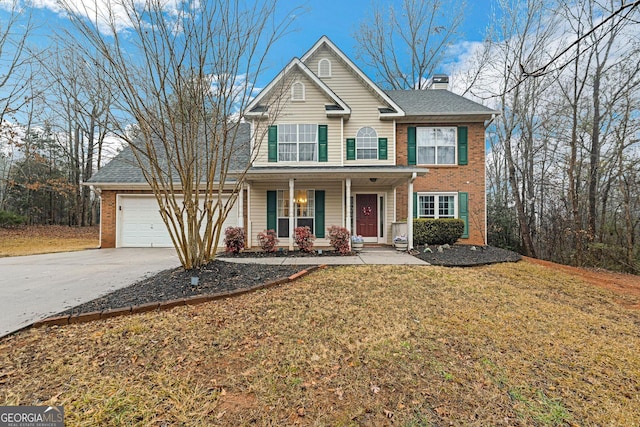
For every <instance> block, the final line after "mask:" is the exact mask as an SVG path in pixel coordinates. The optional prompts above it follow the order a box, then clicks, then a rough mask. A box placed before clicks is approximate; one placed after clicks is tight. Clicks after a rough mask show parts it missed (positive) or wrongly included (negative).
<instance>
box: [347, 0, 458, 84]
mask: <svg viewBox="0 0 640 427" xmlns="http://www.w3.org/2000/svg"><path fill="white" fill-rule="evenodd" d="M464 5H465V3H464V2H463V1H462V2H458V1H456V2H446V1H442V0H428V1H425V0H403V1H402V6H401V8H400V9H399V10H398V9H396V8H395V7H394V6H387V5H386V4H380V3H379V4H374V5H373V7H372V11H371V15H370V16H369V17H368V18H367V19H366V20H365V21H363V22H362V23H361V24H360V28H359V30H358V31H357V32H356V33H355V34H354V37H355V39H356V41H357V42H358V46H357V54H356V58H357V59H359V60H361V61H362V62H363V63H365V64H366V65H367V66H369V67H371V68H373V69H374V70H376V77H377V79H378V80H379V83H380V85H381V86H383V87H385V88H386V89H424V88H425V86H426V84H427V82H428V80H427V79H428V78H429V77H431V76H432V75H433V73H434V71H436V69H437V68H438V67H439V66H440V65H441V62H442V59H443V57H444V55H445V54H446V49H447V48H448V47H449V46H450V45H451V44H452V42H454V41H455V39H456V37H457V32H458V29H459V27H460V24H461V23H462V20H463V17H464V15H463V13H464V9H465V7H464Z"/></svg>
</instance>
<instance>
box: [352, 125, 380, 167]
mask: <svg viewBox="0 0 640 427" xmlns="http://www.w3.org/2000/svg"><path fill="white" fill-rule="evenodd" d="M377 158H378V134H377V132H376V131H375V129H373V128H371V127H364V128H361V129H360V130H359V131H358V133H357V135H356V159H358V160H367V159H377Z"/></svg>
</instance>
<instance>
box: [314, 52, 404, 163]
mask: <svg viewBox="0 0 640 427" xmlns="http://www.w3.org/2000/svg"><path fill="white" fill-rule="evenodd" d="M323 58H328V59H330V61H331V77H330V78H322V79H321V80H322V81H323V82H324V83H325V84H326V85H327V86H329V87H330V88H331V90H333V91H334V93H335V94H336V95H338V97H340V99H342V100H343V101H344V102H345V103H346V104H347V105H348V106H349V107H351V117H350V118H349V120H347V121H345V127H344V138H345V140H346V138H355V137H356V133H357V132H358V130H359V129H360V128H362V127H365V126H370V127H372V128H374V129H375V130H376V131H377V132H378V137H379V138H387V150H388V154H387V160H350V161H347V160H346V158H347V154H346V143H345V152H344V153H343V156H344V160H345V165H371V164H376V165H387V164H389V165H393V164H395V157H396V152H395V135H394V128H393V121H388V120H387V121H382V120H380V119H379V111H378V107H382V106H386V105H385V103H384V101H382V100H381V99H379V98H378V96H377V95H376V94H374V92H373V91H372V90H370V89H369V88H368V86H367V84H366V83H365V82H364V81H362V80H361V79H360V78H359V77H357V76H356V74H354V73H353V72H352V71H351V69H350V68H349V67H347V66H346V65H345V64H344V63H343V62H342V61H341V60H340V59H339V58H338V57H337V56H334V55H333V53H332V52H331V51H329V50H328V49H327V48H321V49H319V50H318V51H317V52H316V53H315V54H314V55H313V56H311V57H310V58H308V59H307V61H306V65H307V66H308V67H309V68H310V69H311V70H317V69H318V61H320V59H323Z"/></svg>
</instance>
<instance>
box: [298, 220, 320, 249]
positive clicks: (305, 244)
mask: <svg viewBox="0 0 640 427" xmlns="http://www.w3.org/2000/svg"><path fill="white" fill-rule="evenodd" d="M294 232H295V239H296V245H297V246H298V247H299V248H300V250H301V251H302V252H311V251H312V250H313V241H314V240H316V236H314V235H313V234H311V229H310V228H309V227H306V226H305V227H296V228H295V230H294Z"/></svg>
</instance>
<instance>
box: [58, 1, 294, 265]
mask: <svg viewBox="0 0 640 427" xmlns="http://www.w3.org/2000/svg"><path fill="white" fill-rule="evenodd" d="M66 6H67V10H68V12H69V13H70V15H71V17H72V21H73V23H74V24H75V27H76V29H77V30H79V31H80V32H81V33H82V34H83V35H84V39H85V41H86V43H85V44H83V46H84V51H85V53H86V58H87V60H89V59H90V58H95V57H96V56H97V58H99V60H98V61H95V62H94V63H91V65H92V66H94V67H102V68H103V69H104V72H105V75H106V76H108V78H109V79H110V84H111V87H112V88H113V89H114V92H115V93H114V97H115V98H114V99H115V100H116V103H118V105H119V108H121V109H122V110H123V111H125V112H126V113H128V115H129V116H130V117H131V118H132V119H134V120H135V127H134V128H133V131H132V128H131V127H130V126H128V124H127V123H120V126H119V129H118V134H119V136H120V137H122V138H123V139H125V140H126V141H127V142H128V143H129V146H130V147H131V149H132V152H133V154H134V156H135V159H136V161H137V163H138V165H139V166H140V168H141V169H142V171H143V173H144V177H145V179H146V181H147V182H148V183H149V185H150V187H151V189H152V191H153V193H154V195H155V197H156V199H157V201H158V205H159V210H160V214H161V215H162V218H163V220H164V222H165V223H166V225H167V228H168V230H169V234H170V236H171V239H172V241H173V243H174V245H175V247H176V249H177V252H178V256H179V258H180V261H181V262H182V265H183V266H184V267H185V268H187V269H191V268H197V267H200V266H202V265H204V264H206V263H207V262H208V261H209V260H210V259H211V258H213V257H215V253H216V251H217V246H218V242H219V240H220V235H221V232H222V224H223V222H224V220H225V219H226V217H227V215H228V214H229V212H230V211H231V208H232V206H233V204H234V203H235V202H236V199H237V197H238V193H239V190H240V188H241V185H242V179H243V177H244V174H245V172H246V171H247V169H248V168H249V166H250V160H251V158H252V155H254V154H255V152H256V150H257V148H258V147H259V145H260V142H261V140H262V138H263V135H252V142H253V144H252V145H251V148H252V150H253V152H252V153H251V155H248V154H245V153H247V152H248V150H249V147H247V146H246V141H240V138H239V137H238V134H239V132H240V126H238V121H239V120H241V119H242V112H243V110H244V108H245V106H246V105H248V102H249V101H250V99H251V96H252V94H253V92H254V88H255V86H254V85H255V83H254V79H255V77H256V75H257V74H258V73H259V72H260V71H261V69H262V68H263V65H264V61H265V57H266V54H267V52H268V51H269V49H270V48H271V46H272V45H273V43H274V42H275V41H276V40H277V39H278V38H279V37H280V36H281V35H282V34H283V32H284V31H286V29H287V27H288V24H289V20H286V21H282V22H278V21H277V20H276V16H275V11H276V3H275V2H272V1H269V0H264V1H258V2H256V3H252V4H251V5H247V6H246V7H245V6H244V3H242V2H241V1H239V0H235V1H226V0H213V1H207V2H195V1H184V2H177V3H175V4H174V3H166V2H163V1H161V0H150V1H148V2H145V3H144V4H141V3H140V2H137V1H134V0H124V1H122V2H118V7H117V9H116V8H113V7H111V8H109V9H108V10H106V11H102V12H101V11H100V9H98V7H97V4H93V5H91V6H87V3H85V6H84V7H85V8H84V9H83V10H81V11H78V10H76V9H74V8H73V6H72V4H71V3H67V5H66ZM85 16H89V17H92V19H93V22H91V21H89V20H87V19H86V18H85ZM286 16H291V15H286ZM123 28H124V29H126V31H125V32H124V33H123V32H122V31H121V30H122V29H123ZM235 168H237V169H238V170H235V171H234V169H235ZM227 190H228V191H229V192H228V193H224V194H225V196H228V197H225V198H223V197H222V196H223V191H227Z"/></svg>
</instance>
